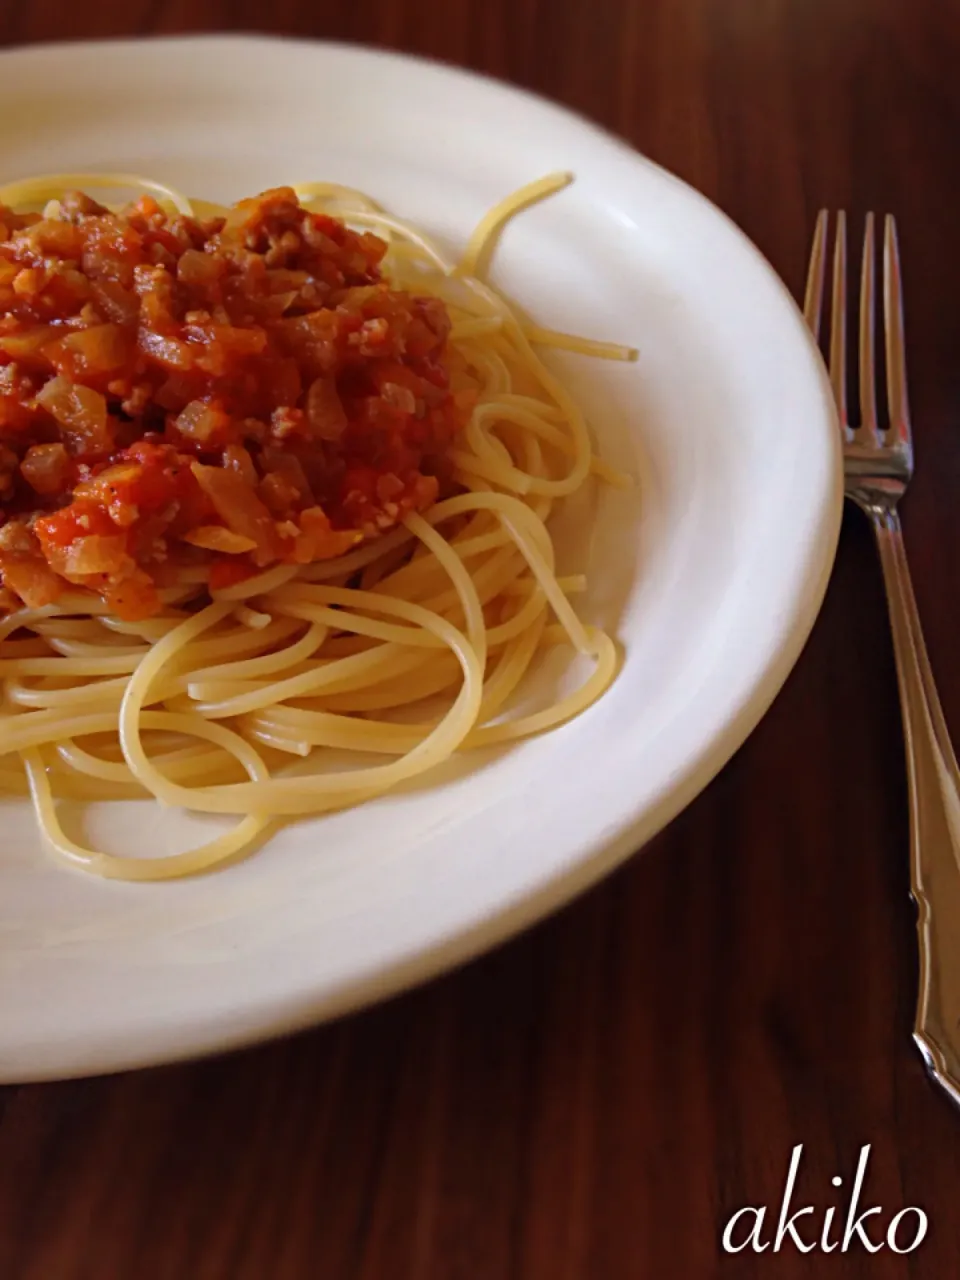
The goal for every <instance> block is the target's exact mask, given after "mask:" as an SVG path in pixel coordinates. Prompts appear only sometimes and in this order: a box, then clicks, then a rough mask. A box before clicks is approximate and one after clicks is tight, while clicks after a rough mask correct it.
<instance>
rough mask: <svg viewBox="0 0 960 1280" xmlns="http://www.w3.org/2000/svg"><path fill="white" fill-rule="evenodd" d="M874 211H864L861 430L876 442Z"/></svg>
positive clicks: (861, 309)
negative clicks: (865, 223)
mask: <svg viewBox="0 0 960 1280" xmlns="http://www.w3.org/2000/svg"><path fill="white" fill-rule="evenodd" d="M875 258H876V247H875V245H874V238H873V214H872V213H868V214H867V225H866V228H865V230H864V233H863V262H862V265H861V268H860V429H861V430H862V431H863V432H864V433H865V435H867V436H868V438H869V439H870V441H871V443H874V444H876V443H879V436H878V427H877V384H876V376H877V371H876V352H875V342H874V315H875V312H876V299H875V263H874V260H875Z"/></svg>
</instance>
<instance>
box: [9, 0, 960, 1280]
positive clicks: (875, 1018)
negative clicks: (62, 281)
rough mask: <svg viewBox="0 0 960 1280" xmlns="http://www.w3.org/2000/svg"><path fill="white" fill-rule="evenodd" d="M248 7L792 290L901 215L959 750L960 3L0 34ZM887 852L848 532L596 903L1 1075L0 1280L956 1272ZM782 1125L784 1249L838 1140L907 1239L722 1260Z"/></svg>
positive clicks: (401, 11)
mask: <svg viewBox="0 0 960 1280" xmlns="http://www.w3.org/2000/svg"><path fill="white" fill-rule="evenodd" d="M266 24H269V26H270V28H271V29H273V30H275V31H281V32H289V33H300V34H303V35H310V36H321V37H334V38H338V39H346V40H353V41H363V42H367V43H374V44H381V45H387V46H391V47H396V48H401V49H407V50H412V51H416V52H420V53H425V54H430V55H433V56H435V57H440V58H445V59H448V60H451V61H454V62H458V63H463V64H466V65H469V66H473V67H476V68H480V69H482V70H485V71H488V72H492V73H494V74H497V75H501V76H505V77H508V78H510V79H512V80H514V81H516V82H518V83H520V84H522V85H526V86H528V87H530V88H532V89H535V90H538V91H540V92H542V93H545V94H548V95H550V96H552V97H554V98H558V99H561V100H563V101H564V102H566V103H568V104H569V105H570V106H572V107H575V108H577V109H578V110H580V111H582V112H584V113H586V114H587V115H588V116H591V117H593V118H594V119H596V120H599V121H601V122H603V123H604V124H605V125H607V126H609V127H610V128H612V129H614V130H616V131H617V132H619V133H620V134H622V135H623V136H625V137H626V138H628V139H630V140H631V141H632V142H633V143H635V144H636V145H637V146H638V147H639V148H640V149H642V150H643V151H645V152H646V153H647V154H648V155H649V156H651V157H652V158H653V159H655V160H657V161H660V162H661V163H662V164H664V165H666V166H668V167H669V168H671V169H672V170H674V171H675V172H676V173H677V174H679V175H680V176H681V177H683V178H685V179H687V180H688V181H689V182H692V183H693V184H694V185H696V186H697V187H699V188H700V189H701V190H702V191H704V192H705V193H706V194H707V195H708V196H710V197H711V198H712V199H714V200H715V201H717V203H719V204H720V206H721V207H722V208H724V209H725V210H726V211H727V212H729V213H730V214H731V215H732V216H733V217H734V218H735V219H736V220H737V221H738V222H739V223H740V224H741V225H742V226H743V227H744V228H745V230H746V231H747V232H748V233H749V234H750V235H751V236H752V237H753V239H754V240H755V241H756V243H757V244H758V245H759V246H760V248H761V249H762V250H763V251H764V252H765V253H766V254H767V255H768V256H769V257H770V259H771V260H772V262H773V263H774V264H775V266H776V267H777V268H778V269H779V270H780V271H781V272H782V274H783V275H784V277H785V278H786V280H787V281H788V282H789V284H790V285H791V286H792V287H793V288H794V289H795V290H799V288H800V286H801V283H802V279H803V272H804V265H805V256H806V248H807V240H808V236H809V232H810V229H811V226H812V222H813V218H814V215H815V212H816V210H817V208H818V207H819V206H820V205H821V204H827V205H831V206H839V205H844V206H846V207H847V208H848V209H849V210H851V211H852V213H853V214H855V215H856V216H857V217H858V218H859V216H860V215H862V213H863V212H864V211H865V210H866V209H868V208H873V209H877V210H887V209H889V210H892V211H894V212H895V213H896V214H897V215H898V218H899V219H900V225H901V231H902V243H903V251H904V255H905V267H906V277H907V278H906V289H907V313H908V314H907V318H908V335H909V354H910V361H911V373H912V391H913V401H914V407H915V419H916V423H917V425H918V435H919V440H918V454H919V474H918V476H917V479H916V482H915V486H914V489H913V491H912V492H911V494H910V497H909V499H908V502H907V505H906V510H905V524H906V536H907V540H908V547H909V551H910V554H911V557H912V562H913V568H914V572H915V577H916V588H917V594H918V597H919V601H920V606H921V612H922V615H923V618H924V621H925V624H926V629H927V635H928V640H929V645H930V650H931V655H932V659H933V663H934V666H935V669H936V671H937V674H938V676H939V680H940V687H941V691H942V695H943V700H944V704H945V709H946V712H947V716H948V719H949V720H950V722H951V724H952V725H953V727H954V731H955V733H956V734H960V667H958V665H957V660H956V631H957V627H958V625H960V605H958V603H957V601H958V594H957V582H958V572H960V555H958V546H960V514H958V513H957V507H956V495H957V494H958V493H960V430H958V425H960V424H958V420H957V419H958V408H960V404H958V393H960V307H958V304H957V299H958V296H960V287H958V286H960V240H958V236H957V232H956V227H957V215H958V212H960V165H958V150H957V144H958V137H960V10H958V8H957V3H956V0H590V3H587V2H586V0H313V2H312V3H307V2H306V0H299V2H298V0H272V3H271V4H270V5H269V6H267V7H264V6H262V5H256V4H254V3H252V0H190V3H189V4H188V3H187V0H123V3H121V0H97V3H96V5H94V4H93V3H90V4H87V5H68V3H67V0H31V2H30V3H29V4H28V3H27V0H0V43H5V44H13V43H17V42H22V41H33V40H45V39H50V38H55V37H61V38H63V37H66V38H79V37H93V36H104V35H115V34H117V35H119V34H135V33H139V34H145V33H150V32H172V31H183V30H188V29H197V30H210V29H216V28H235V29H236V28H240V29H257V28H260V29H262V28H263V27H264V26H265V25H266ZM14 127H26V128H29V121H23V122H17V123H14V122H12V121H4V122H3V128H5V129H10V128H14ZM0 147H2V138H0ZM0 154H2V151H0ZM906 848H907V814H906V806H905V784H904V772H903V762H902V747H901V739H900V725H899V715H898V710H897V702H896V693H895V683H894V669H893V663H892V657H891V650H890V644H889V641H888V635H887V630H886V623H885V611H884V603H883V596H882V593H881V584H880V577H879V571H878V568H877V565H876V562H875V559H874V554H873V549H872V545H871V542H870V539H869V536H868V533H867V530H866V528H865V526H864V524H863V523H862V521H861V520H860V519H859V518H858V517H856V516H855V515H850V514H848V516H847V519H846V521H845V524H844V529H843V537H842V543H841V547H840V555H839V560H838V564H837V569H836V573H835V575H834V579H833V582H832V585H831V588H830V591H829V596H828V599H827V602H826V606H825V608H824V611H823V614H822V617H821V618H820V621H819V623H818V624H817V627H816V630H815V632H814V635H813V638H812V639H811V641H810V644H809V646H808V648H807V651H806V653H805V654H804V656H803V658H802V660H801V662H800V663H799V665H798V667H797V669H796V671H795V673H794V675H793V676H792V678H791V679H790V681H789V683H788V685H787V687H786V688H785V690H784V691H783V693H782V695H781V697H780V698H779V699H778V700H777V702H776V705H775V706H774V708H773V710H772V711H771V713H770V714H769V715H768V716H767V718H766V719H765V721H764V722H763V724H762V725H761V726H760V728H759V729H758V730H757V732H756V733H755V734H754V735H753V737H752V738H751V739H750V741H749V742H748V743H747V745H746V746H745V747H744V748H743V749H742V750H741V752H740V753H739V755H738V756H737V757H736V759H735V760H734V761H733V762H732V764H731V765H730V766H729V767H728V768H727V769H726V770H725V771H724V773H723V774H722V776H721V777H720V778H718V779H717V781H716V782H715V783H714V784H713V785H712V786H711V787H710V788H709V790H708V791H707V792H706V794H704V795H702V796H701V797H700V798H699V799H698V800H697V801H696V803H695V804H693V805H692V806H691V808H690V809H689V810H688V811H687V812H686V813H685V814H684V815H683V816H682V817H681V818H680V819H678V820H677V821H676V822H675V823H674V824H673V825H672V826H671V827H670V829H669V830H668V831H666V832H665V833H664V834H663V835H662V836H661V837H660V838H659V839H658V840H656V841H655V842H654V844H653V845H652V846H651V847H650V848H648V849H647V850H646V852H645V853H644V854H643V855H642V856H641V857H638V858H636V859H634V860H633V861H632V862H631V863H630V864H629V865H628V866H627V867H625V868H624V869H623V870H622V871H621V872H620V873H619V874H617V875H615V876H614V877H612V878H611V879H610V880H609V881H608V882H607V883H605V884H604V885H602V886H601V887H600V888H599V889H597V890H595V891H594V892H593V893H591V894H589V895H588V896H587V897H586V898H584V899H583V900H581V901H579V902H578V903H576V904H575V905H574V906H572V907H570V908H569V909H568V910H566V911H564V912H562V913H561V914H560V915H558V916H557V917H556V918H554V919H552V920H549V921H548V922H547V923H545V924H543V925H541V926H540V927H539V928H537V929H534V930H533V931H531V932H530V933H528V934H527V935H526V936H524V937H522V938H521V939H519V940H518V941H515V942H513V943H511V944H510V945H509V946H506V947H504V948H503V949H501V950H500V951H498V952H497V953H495V954H493V955H490V956H488V957H487V958H485V959H483V960H480V961H479V962H477V963H474V964H472V965H470V966H469V967H467V968H466V969H464V970H463V971H461V972H459V973H456V974H453V975H451V976H448V977H446V978H443V979H442V980H440V981H437V982H434V983H433V984H431V985H430V986H428V987H426V988H425V989H423V990H419V991H416V992H414V993H412V994H410V995H407V996H404V997H403V998H401V999H397V1000H394V1001H393V1002H391V1003H390V1004H388V1005H386V1006H383V1007H381V1008H378V1009H375V1010H373V1011H371V1012H367V1013H364V1014H362V1015H360V1016H357V1017H354V1018H350V1019H348V1020H346V1021H343V1022H341V1023H339V1024H338V1025H335V1026H331V1027H327V1028H325V1029H322V1030H319V1031H316V1032H314V1033H311V1034H307V1035H303V1036H300V1037H298V1038H296V1039H294V1040H292V1041H290V1042H287V1043H282V1044H273V1045H269V1046H266V1047H263V1048H258V1049H254V1050H252V1051H249V1052H245V1053H240V1054H236V1055H234V1056H231V1057H228V1058H225V1059H222V1060H214V1061H207V1062H203V1063H200V1064H195V1065H188V1066H180V1067H176V1068H169V1069H163V1070H156V1071H149V1072H143V1073H140V1074H135V1075H129V1076H124V1077H117V1078H112V1079H98V1080H90V1081H81V1082H76V1083H70V1084H63V1085H48V1086H43V1087H30V1088H20V1089H8V1090H6V1091H5V1092H3V1093H2V1094H0V1277H2V1280H307V1278H308V1277H310V1278H311V1280H312V1278H314V1277H318V1278H319V1280H407V1277H410V1280H707V1278H710V1277H713V1276H721V1277H725V1276H729V1277H736V1278H738V1280H739V1278H740V1277H742V1278H743V1280H750V1278H751V1277H754V1276H756V1277H763V1278H764V1280H777V1278H785V1277H806V1276H820V1275H828V1276H849V1277H860V1276H864V1277H869V1278H870V1280H900V1278H901V1277H908V1276H909V1277H923V1278H929V1280H949V1277H951V1276H954V1275H957V1274H958V1270H960V1212H958V1208H957V1192H958V1188H960V1115H958V1114H957V1113H956V1112H954V1111H953V1110H952V1109H951V1107H950V1106H949V1105H948V1104H947V1103H946V1102H945V1101H944V1099H943V1098H942V1097H941V1096H939V1095H938V1094H937V1093H936V1092H935V1091H934V1089H933V1088H932V1087H931V1086H930V1085H929V1084H928V1083H927V1080H926V1078H925V1076H924V1072H923V1070H922V1067H921V1064H920V1061H919V1058H918V1056H917V1053H916V1052H915V1050H914V1049H913V1047H912V1045H911V1042H910V1025H911V1018H912V1011H913V999H914V986H915V979H916V963H915V958H914V918H913V912H912V909H911V906H910V904H909V902H908V898H907V861H906V856H907V855H906ZM801 1143H802V1144H803V1156H802V1163H801V1166H800V1173H799V1178H798V1183H797V1188H796V1192H795V1195H794V1199H793V1206H792V1207H793V1209H796V1208H798V1207H802V1206H805V1205H814V1206H817V1211H816V1214H815V1215H812V1216H811V1215H808V1216H807V1217H806V1218H805V1219H804V1220H803V1226H802V1227H801V1230H802V1231H803V1232H804V1234H805V1235H806V1237H807V1238H808V1239H811V1238H812V1239H816V1238H817V1237H818V1236H819V1231H820V1226H821V1224H822V1221H823V1212H824V1210H825V1208H826V1206H828V1205H831V1204H834V1205H837V1206H838V1210H837V1215H836V1216H837V1219H838V1220H839V1221H840V1223H841V1231H842V1225H843V1222H842V1220H843V1218H844V1216H845V1214H846V1206H847V1203H848V1200H847V1196H848V1188H849V1186H850V1183H851V1180H852V1176H853V1171H854V1169H855V1167H856V1164H857V1160H858V1157H859V1155H860V1152H861V1148H862V1147H863V1146H865V1145H866V1144H870V1146H871V1151H870V1155H869V1169H868V1173H867V1178H866V1185H865V1188H864V1192H863V1196H862V1200H861V1208H866V1207H868V1206H871V1205H880V1206H882V1207H883V1211H884V1212H883V1215H882V1217H874V1218H873V1219H872V1220H871V1229H872V1233H873V1236H874V1238H875V1239H877V1238H879V1239H882V1238H883V1230H885V1228H886V1225H887V1224H888V1223H889V1221H890V1219H891V1217H892V1216H893V1215H894V1214H895V1213H896V1212H897V1211H898V1210H900V1209H902V1208H905V1207H907V1206H916V1207H920V1208H922V1209H923V1210H924V1211H925V1212H926V1214H927V1215H928V1216H929V1234H928V1236H927V1239H926V1240H925V1241H924V1242H923V1243H922V1244H921V1245H920V1247H919V1248H918V1249H917V1250H915V1251H914V1252H912V1253H909V1254H904V1255H903V1256H897V1255H896V1254H894V1253H893V1252H892V1251H891V1250H890V1248H888V1247H884V1248H883V1249H882V1250H881V1251H879V1252H877V1253H876V1254H873V1255H870V1254H868V1253H867V1252H866V1250H865V1249H864V1247H863V1246H862V1245H859V1244H853V1245H852V1246H851V1248H849V1249H848V1250H847V1251H846V1252H844V1251H843V1250H842V1249H836V1250H835V1251H834V1252H832V1253H829V1254H827V1253H824V1252H823V1251H822V1250H821V1249H820V1248H819V1247H818V1248H817V1249H816V1250H815V1251H813V1252H811V1253H809V1254H807V1255H802V1254H801V1253H800V1252H799V1251H798V1250H797V1248H796V1247H795V1246H793V1245H791V1244H789V1243H787V1244H786V1245H785V1246H784V1247H783V1248H781V1250H780V1251H779V1252H778V1253H774V1251H773V1250H772V1248H771V1249H768V1250H767V1251H766V1252H765V1253H763V1254H757V1253H754V1252H751V1251H750V1250H747V1251H745V1252H741V1253H738V1254H736V1255H733V1254H727V1253H724V1251H723V1249H722V1247H721V1234H722V1232H723V1229H724V1226H725V1224H726V1223H727V1221H728V1219H729V1218H730V1216H731V1215H732V1214H733V1213H734V1212H735V1211H736V1210H737V1209H739V1208H741V1207H743V1206H746V1205H754V1206H762V1205H766V1206H768V1211H767V1218H768V1220H770V1219H773V1220H774V1221H773V1223H772V1224H769V1223H768V1230H767V1233H766V1234H767V1235H768V1236H769V1235H771V1234H773V1232H772V1227H775V1225H776V1224H775V1220H776V1217H777V1215H778V1213H779V1209H780V1204H781V1200H782V1197H783V1192H784V1184H785V1180H786V1174H787V1167H788V1163H789V1160H790V1155H791V1151H792V1149H793V1147H794V1146H795V1145H796V1144H801ZM834 1175H836V1176H840V1177H843V1179H844V1183H843V1188H841V1189H839V1190H837V1189H835V1188H834V1187H833V1186H832V1185H831V1178H832V1177H833V1176H834ZM915 1226H916V1217H915V1215H914V1217H913V1218H912V1219H911V1218H907V1219H905V1220H904V1221H903V1223H902V1228H901V1230H902V1234H901V1236H900V1242H901V1245H903V1244H908V1243H909V1242H910V1239H911V1237H912V1235H913V1230H914V1228H915ZM835 1234H836V1233H835Z"/></svg>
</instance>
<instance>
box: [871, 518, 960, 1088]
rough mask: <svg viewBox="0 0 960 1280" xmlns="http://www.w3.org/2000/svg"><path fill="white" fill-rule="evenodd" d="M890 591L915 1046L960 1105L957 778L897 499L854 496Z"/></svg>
mask: <svg viewBox="0 0 960 1280" xmlns="http://www.w3.org/2000/svg"><path fill="white" fill-rule="evenodd" d="M857 498H858V501H859V502H860V505H861V506H862V507H863V508H864V510H865V511H866V513H867V515H868V516H869V517H870V519H871V522H872V524H873V529H874V533H875V534H876V539H877V545H878V547H879V550H880V562H881V564H882V566H883V576H884V581H885V583H886V589H887V603H888V605H889V608H890V623H891V627H892V631H893V644H894V652H895V656H896V663H897V682H898V684H899V687H900V706H901V711H902V715H903V736H904V743H905V747H906V755H907V773H908V778H909V789H910V818H911V822H910V879H911V890H912V894H913V898H914V901H915V902H916V904H917V935H918V943H919V949H920V984H919V992H918V998H917V1010H916V1018H915V1022H914V1031H913V1038H914V1040H915V1041H916V1043H917V1046H918V1047H919V1049H920V1052H921V1053H922V1054H923V1057H924V1059H925V1061H926V1064H927V1067H928V1068H929V1070H930V1072H931V1074H932V1075H933V1076H934V1078H935V1079H936V1080H937V1081H938V1082H939V1083H940V1084H941V1085H942V1086H943V1088H944V1089H945V1090H946V1091H947V1092H948V1093H949V1094H950V1095H951V1096H952V1098H953V1100H954V1102H956V1103H957V1104H958V1105H960V772H958V769H957V761H956V757H955V755H954V752H953V747H952V746H951V743H950V735H949V734H948V732H947V726H946V722H945V720H944V718H943V710H942V709H941V706H940V699H939V697H938V696H937V689H936V685H935V683H934V679H933V672H932V671H931V669H930V660H929V658H928V656H927V647H926V645H925V643H924V639H923V632H922V630H921V627H920V618H919V615H918V613H917V602H916V599H915V597H914V594H913V584H912V582H911V581H910V570H909V568H908V566H907V554H906V550H905V548H904V545H903V536H902V533H901V529H900V517H899V515H898V514H897V509H896V502H895V498H893V497H891V499H890V501H889V502H882V501H878V500H876V498H873V499H872V500H864V498H862V497H860V496H859V495H857Z"/></svg>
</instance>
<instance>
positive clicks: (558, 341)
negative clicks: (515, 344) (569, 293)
mask: <svg viewBox="0 0 960 1280" xmlns="http://www.w3.org/2000/svg"><path fill="white" fill-rule="evenodd" d="M520 328H521V329H522V330H523V336H524V337H525V338H526V340H527V341H528V342H530V343H534V344H535V345H536V346H540V347H556V348H557V350H559V351H573V352H575V353H576V354H577V355H579V356H592V357H593V358H594V359H597V360H618V361H622V362H623V363H625V364H630V363H632V362H633V361H634V360H636V359H637V357H638V356H639V354H640V353H639V351H638V350H637V349H636V347H625V346H623V345H622V344H621V343H618V342H598V341H597V340H596V339H595V338H580V337H578V336H577V335H576V334H574V333H561V332H560V330H559V329H544V328H542V327H541V326H540V325H536V324H521V326H520Z"/></svg>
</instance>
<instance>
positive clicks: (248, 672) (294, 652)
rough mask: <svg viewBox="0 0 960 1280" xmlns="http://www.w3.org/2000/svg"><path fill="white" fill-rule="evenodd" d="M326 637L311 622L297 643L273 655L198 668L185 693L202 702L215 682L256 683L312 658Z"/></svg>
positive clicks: (323, 631) (321, 630) (192, 675)
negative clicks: (206, 690)
mask: <svg viewBox="0 0 960 1280" xmlns="http://www.w3.org/2000/svg"><path fill="white" fill-rule="evenodd" d="M328 634H329V632H328V629H327V628H326V627H322V626H318V625H317V624H316V623H315V622H312V623H310V625H309V626H308V627H307V629H306V631H305V632H304V633H303V635H302V636H301V637H300V639H299V640H297V641H296V642H295V643H294V644H291V645H289V646H287V647H286V648H284V649H280V650H279V651H278V652H276V653H265V654H261V656H260V657H258V658H247V659H246V661H243V662H221V663H218V664H216V665H215V666H212V667H199V668H197V669H196V670H194V671H191V672H190V674H189V678H188V681H187V692H188V693H189V694H190V697H191V698H194V699H196V700H197V701H202V700H203V698H204V697H205V695H204V693H203V692H202V690H203V689H204V688H205V687H206V685H207V684H209V683H212V682H214V681H216V680H222V679H230V680H256V679H260V678H261V677H262V676H270V675H276V673H277V672H278V671H283V670H284V669H285V668H288V667H292V666H296V665H297V663H299V662H302V661H303V660H304V659H305V658H310V657H312V656H313V654H315V653H316V652H317V650H318V649H319V648H320V646H321V645H322V644H323V642H324V640H325V639H326V638H327V635H328Z"/></svg>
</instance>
